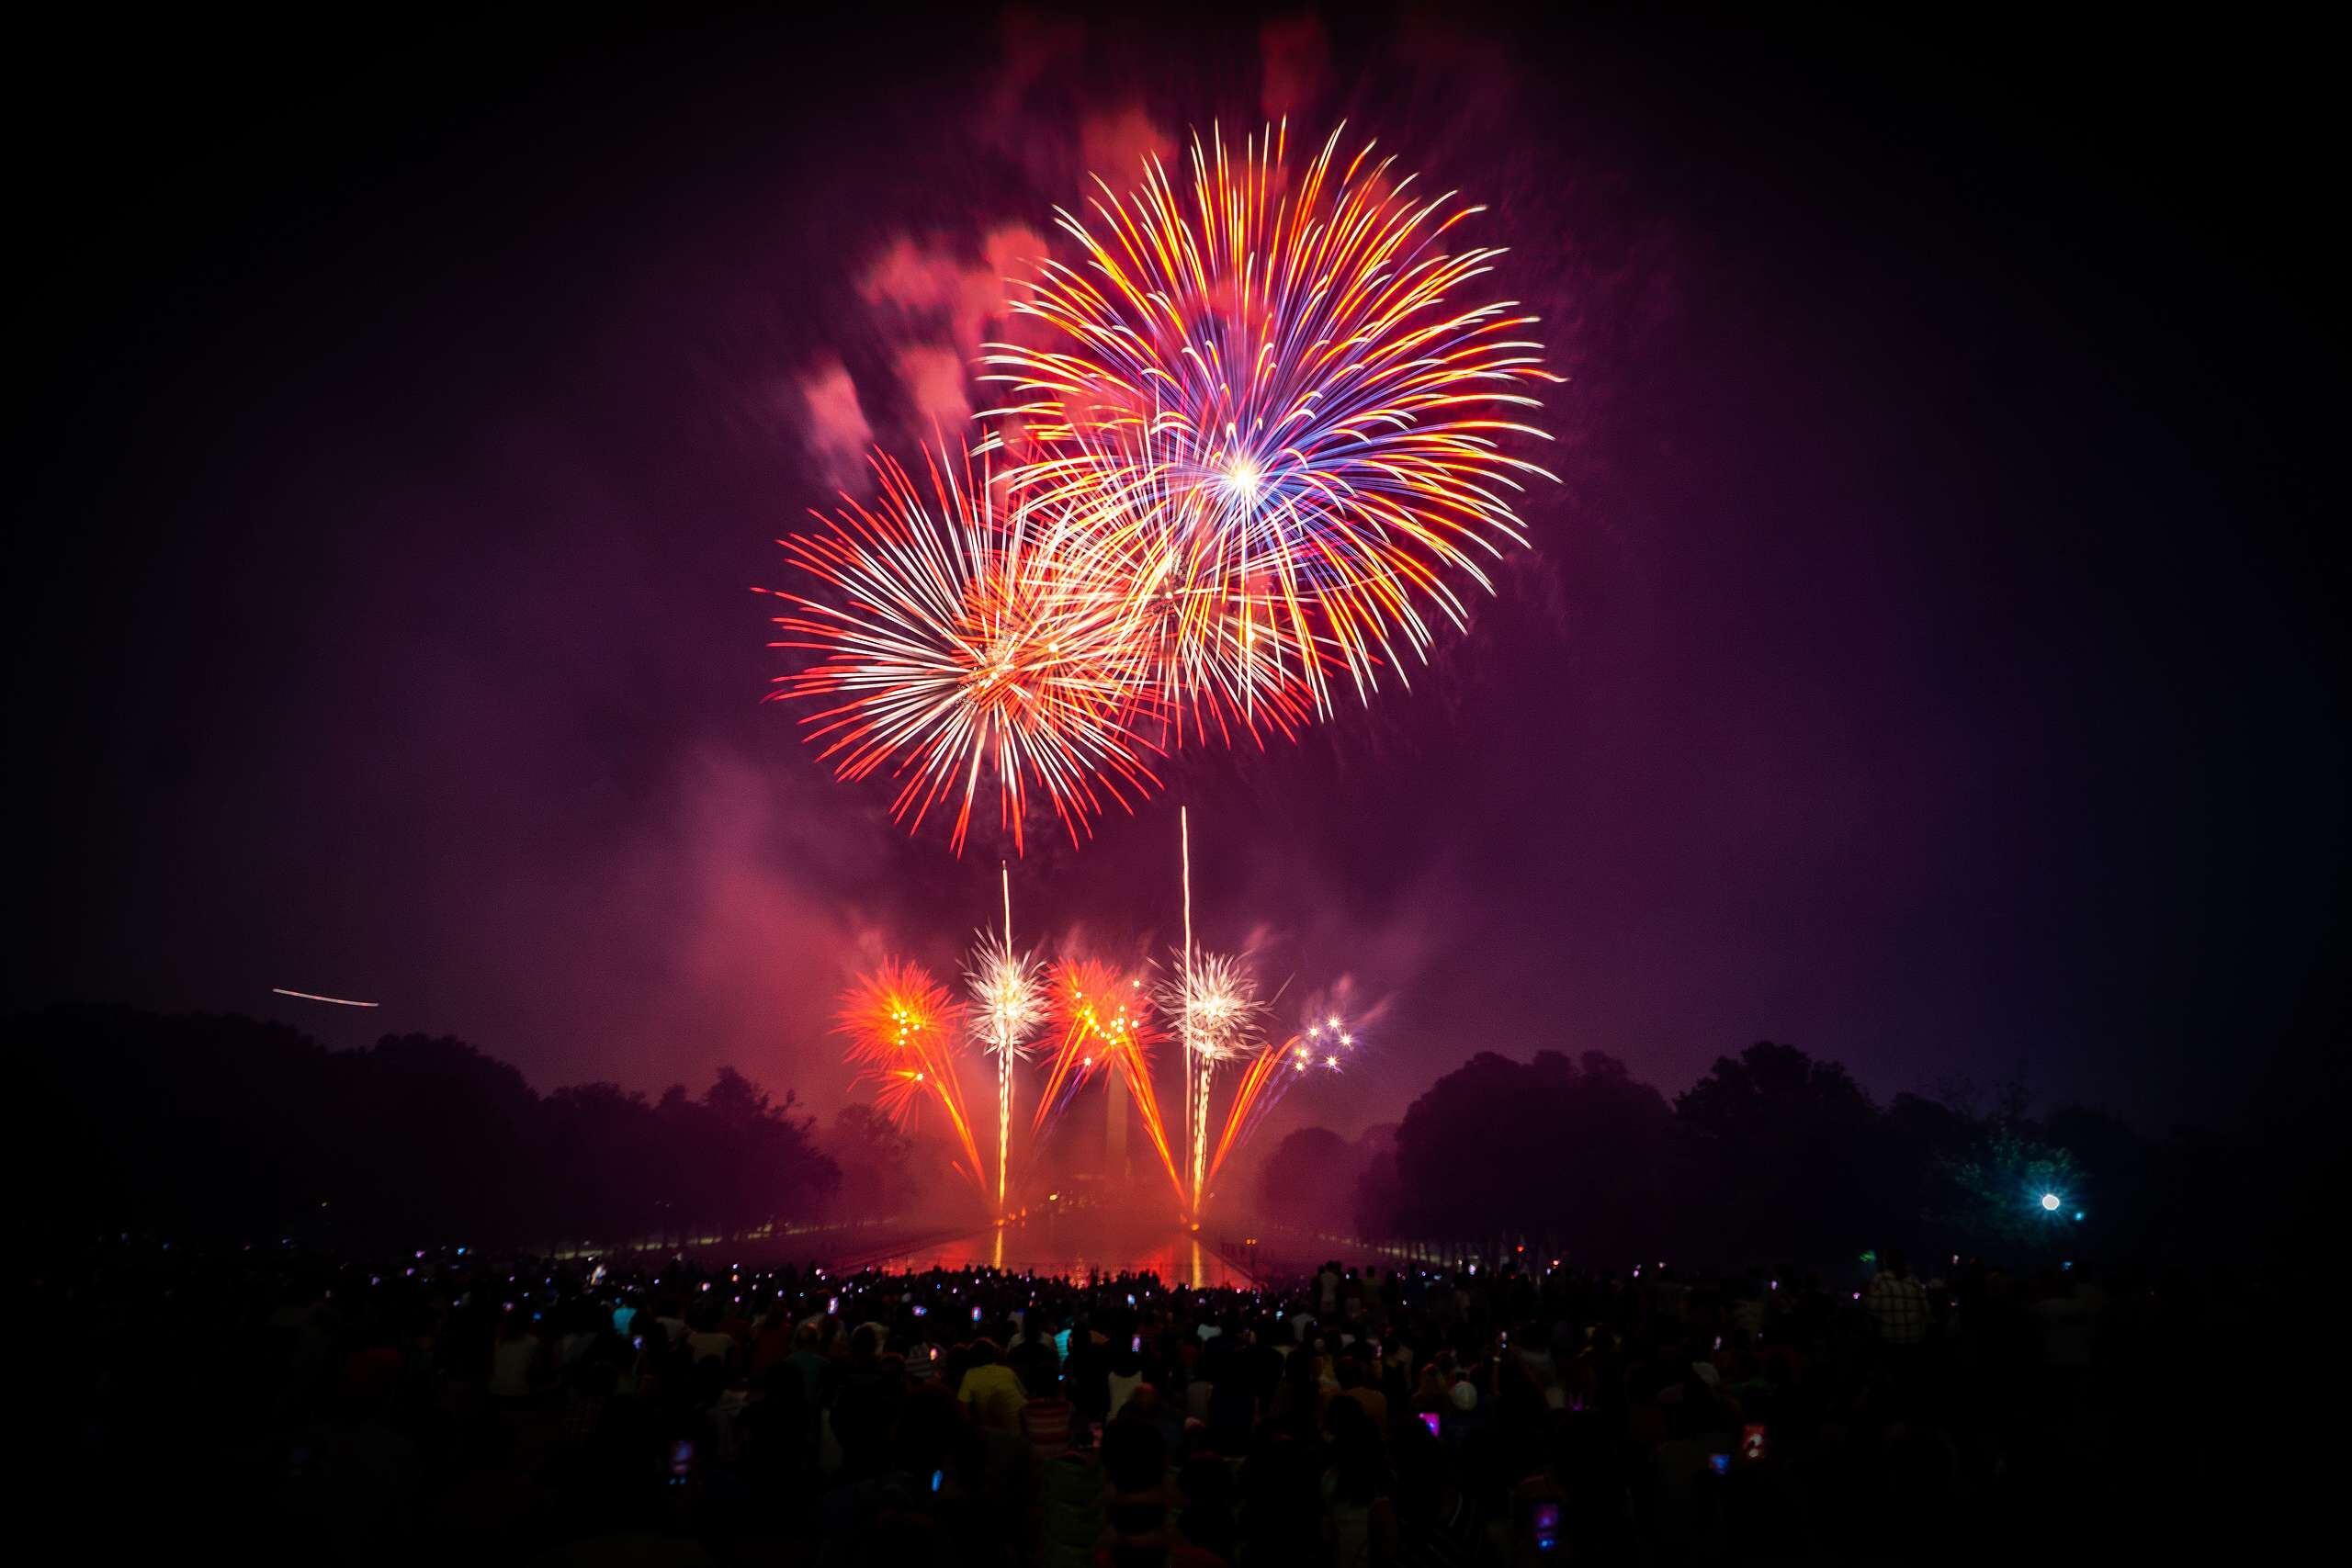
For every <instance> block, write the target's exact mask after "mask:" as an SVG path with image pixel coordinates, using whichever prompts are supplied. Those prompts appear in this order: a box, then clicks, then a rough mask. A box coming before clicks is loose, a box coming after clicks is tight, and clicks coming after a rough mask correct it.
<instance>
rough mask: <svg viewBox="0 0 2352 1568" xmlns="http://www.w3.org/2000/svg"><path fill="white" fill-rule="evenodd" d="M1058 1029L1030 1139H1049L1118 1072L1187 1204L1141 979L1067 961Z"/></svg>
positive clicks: (1060, 972) (1059, 982) (1061, 969)
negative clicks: (1157, 1078)
mask: <svg viewBox="0 0 2352 1568" xmlns="http://www.w3.org/2000/svg"><path fill="white" fill-rule="evenodd" d="M1053 990H1054V1023H1055V1027H1056V1028H1057V1030H1058V1031H1059V1032H1060V1038H1059V1039H1058V1040H1057V1042H1056V1043H1055V1045H1054V1048H1053V1053H1052V1055H1051V1057H1050V1059H1049V1060H1048V1061H1047V1063H1046V1085H1045V1089H1044V1090H1043V1091H1042V1092H1041V1093H1040V1094H1039V1096H1038V1100H1037V1112H1036V1115H1035V1118H1033V1120H1032V1122H1031V1125H1030V1132H1031V1135H1032V1136H1033V1137H1038V1138H1042V1137H1043V1136H1045V1134H1046V1131H1047V1130H1048V1129H1049V1128H1051V1127H1052V1125H1053V1123H1054V1122H1055V1121H1056V1120H1057V1118H1058V1117H1059V1116H1060V1114H1061V1112H1062V1111H1063V1109H1064V1108H1065V1107H1067V1106H1068V1105H1069V1101H1070V1100H1071V1099H1072V1098H1073V1097H1074V1096H1075V1095H1076V1094H1077V1093H1078V1091H1079V1090H1080V1089H1083V1088H1084V1087H1085V1086H1086V1084H1087V1083H1088V1082H1089V1081H1090V1080H1091V1079H1092V1078H1093V1077H1095V1076H1096V1075H1097V1074H1099V1073H1102V1072H1103V1071H1104V1070H1106V1069H1107V1070H1110V1071H1113V1072H1116V1073H1117V1074H1118V1075H1119V1077H1120V1081H1121V1082H1123V1083H1125V1085H1126V1088H1127V1092H1128V1093H1129V1094H1130V1095H1131V1096H1132V1097H1133V1098H1134V1100H1135V1102H1136V1111H1137V1113H1138V1114H1140V1115H1141V1117H1142V1118H1143V1126H1144V1134H1145V1135H1146V1136H1147V1137H1148V1138H1149V1139H1150V1140H1151V1146H1152V1149H1153V1150H1154V1152H1156V1153H1157V1154H1158V1155H1159V1163H1160V1165H1161V1166H1162V1168H1165V1169H1166V1170H1167V1172H1168V1179H1169V1181H1170V1183H1171V1184H1172V1185H1173V1186H1174V1187H1175V1189H1176V1192H1177V1197H1178V1200H1179V1201H1182V1197H1183V1181H1182V1179H1181V1178H1180V1177H1179V1176H1178V1174H1177V1170H1176V1155H1175V1151H1174V1149H1173V1148H1172V1147H1171V1146H1170V1144H1169V1142H1168V1129H1167V1126H1166V1124H1165V1122H1163V1120H1162V1119H1161V1116H1160V1112H1159V1094H1158V1092H1157V1091H1156V1090H1155V1089H1153V1087H1152V1082H1151V1046H1152V1044H1153V1043H1155V1042H1156V1041H1157V1040H1158V1039H1159V1033H1158V1032H1157V1031H1156V1030H1154V1029H1153V1028H1152V1025H1151V1020H1150V1015H1149V1011H1148V1007H1149V1001H1148V996H1147V994H1146V992H1145V990H1144V987H1143V981H1142V979H1141V977H1140V976H1127V975H1123V974H1121V973H1119V972H1118V971H1117V970H1115V969H1114V968H1112V967H1111V966H1110V965H1109V964H1103V963H1099V962H1097V961H1095V960H1093V959H1065V960H1064V961H1063V962H1062V963H1061V964H1060V965H1059V966H1058V967H1057V970H1056V972H1055V976H1054V987H1053Z"/></svg>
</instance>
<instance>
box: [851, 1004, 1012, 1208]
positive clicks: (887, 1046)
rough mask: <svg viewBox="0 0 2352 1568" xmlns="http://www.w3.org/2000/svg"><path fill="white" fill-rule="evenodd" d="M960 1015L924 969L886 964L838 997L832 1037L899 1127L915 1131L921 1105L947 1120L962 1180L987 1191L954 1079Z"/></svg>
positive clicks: (959, 1088)
mask: <svg viewBox="0 0 2352 1568" xmlns="http://www.w3.org/2000/svg"><path fill="white" fill-rule="evenodd" d="M962 1025H963V1010H962V1009H961V1008H960V1007H958V1006H957V1005H956V1002H955V1000H954V998H951V997H949V995H948V994H947V990H946V988H945V987H943V986H941V985H940V984H939V983H938V982H937V981H935V980H933V978H932V977H931V976H929V975H928V974H926V973H924V972H923V971H922V969H921V968H919V967H917V966H916V965H914V964H906V963H901V962H900V961H899V960H897V959H886V960H884V961H883V963H882V964H881V965H880V966H879V967H878V968H876V969H875V970H874V971H873V972H872V973H871V974H867V975H864V976H859V978H858V980H857V983H856V984H855V985H854V986H852V987H850V988H849V989H848V990H847V991H845V992H843V993H842V998H841V1007H840V1010H839V1011H838V1012H837V1013H836V1014H835V1023H834V1029H835V1032H837V1033H840V1034H843V1035H846V1036H847V1037H848V1039H849V1060H850V1062H851V1064H852V1065H853V1066H856V1067H858V1068H860V1069H861V1073H860V1079H861V1081H863V1082H867V1083H871V1084H873V1085H874V1086H875V1096H874V1102H875V1104H876V1106H877V1107H878V1108H879V1109H880V1110H881V1111H883V1112H884V1113H885V1114H887V1115H888V1116H889V1117H890V1118H891V1119H892V1120H893V1121H894V1122H897V1123H898V1124H899V1126H900V1127H912V1126H913V1125H914V1124H915V1123H916V1122H918V1121H919V1120H920V1118H921V1115H922V1109H923V1108H924V1107H925V1106H926V1105H936V1106H938V1107H939V1109H940V1110H941V1111H943V1112H944V1113H945V1115H946V1117H947V1121H948V1125H949V1126H950V1128H951V1129H952V1130H953V1131H954V1133H955V1134H956V1144H957V1146H958V1147H960V1148H961V1149H962V1150H963V1153H964V1158H965V1160H966V1161H967V1175H968V1176H969V1177H970V1178H971V1179H972V1180H973V1181H974V1182H975V1183H979V1184H983V1185H984V1184H985V1182H986V1179H987V1178H986V1175H985V1173H984V1171H983V1169H982V1167H981V1164H980V1151H979V1145H978V1144H977V1143H975V1142H974V1141H973V1138H972V1120H971V1116H970V1115H969V1113H968V1112H967V1111H966V1109H965V1104H964V1085H963V1080H962V1079H961V1077H958V1075H957V1072H956V1055H957V1050H958V1046H959V1044H960V1043H961V1038H962Z"/></svg>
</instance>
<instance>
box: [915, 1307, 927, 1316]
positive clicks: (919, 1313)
mask: <svg viewBox="0 0 2352 1568" xmlns="http://www.w3.org/2000/svg"><path fill="white" fill-rule="evenodd" d="M930 1312H931V1309H930V1308H929V1307H926V1306H918V1307H917V1308H915V1315H916V1316H917V1317H923V1316H927V1315H929V1314H930Z"/></svg>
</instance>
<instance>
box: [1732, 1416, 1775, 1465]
mask: <svg viewBox="0 0 2352 1568" xmlns="http://www.w3.org/2000/svg"><path fill="white" fill-rule="evenodd" d="M1768 1452H1770V1442H1769V1440H1768V1439H1767V1438H1766V1435H1765V1431H1764V1423H1763V1422H1761V1421H1750V1422H1749V1423H1748V1424H1747V1426H1745V1427H1741V1428H1740V1429H1739V1457H1740V1458H1742V1459H1744V1460H1760V1459H1762V1458H1763V1457H1764V1456H1765V1454H1767V1453H1768Z"/></svg>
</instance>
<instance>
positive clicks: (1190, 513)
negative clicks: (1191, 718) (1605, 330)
mask: <svg viewBox="0 0 2352 1568" xmlns="http://www.w3.org/2000/svg"><path fill="white" fill-rule="evenodd" d="M1342 130H1344V128H1341V129H1338V130H1333V132H1332V133H1331V135H1330V137H1329V140H1327V141H1325V142H1324V144H1323V146H1322V149H1321V151H1320V152H1317V154H1316V155H1315V156H1313V157H1312V158H1311V159H1309V160H1307V161H1306V164H1304V165H1303V167H1297V168H1294V166H1293V164H1291V162H1290V159H1289V156H1288V147H1287V138H1288V128H1287V124H1286V123H1285V124H1283V125H1282V126H1278V127H1270V128H1267V129H1266V130H1264V131H1263V132H1262V133H1261V134H1260V135H1256V136H1251V137H1247V138H1245V139H1244V141H1243V143H1242V146H1241V148H1240V150H1239V156H1238V158H1235V157H1232V156H1229V154H1228V151H1227V145H1226V142H1225V141H1224V138H1223V134H1222V131H1221V130H1216V129H1212V130H1211V132H1210V134H1209V137H1208V139H1207V141H1203V140H1202V139H1201V138H1200V137H1199V136H1197V135H1196V136H1195V137H1194V138H1193V145H1192V149H1191V158H1190V175H1191V178H1190V182H1189V191H1184V192H1180V190H1179V188H1178V186H1177V183H1176V182H1175V181H1174V180H1173V179H1171V178H1170V174H1169V171H1168V169H1167V168H1166V166H1165V165H1163V164H1161V163H1160V162H1159V159H1158V158H1157V157H1154V158H1151V159H1149V160H1148V161H1147V163H1146V164H1145V167H1144V172H1143V178H1142V183H1141V186H1139V187H1138V188H1136V189H1135V190H1133V191H1131V192H1129V193H1128V194H1127V195H1126V196H1125V197H1122V196H1121V195H1120V194H1119V192H1118V191H1116V190H1115V189H1114V187H1113V186H1111V185H1110V184H1109V183H1108V182H1106V181H1105V180H1103V178H1102V177H1101V176H1100V175H1097V176H1096V178H1095V181H1094V184H1095V186H1096V190H1097V194H1096V195H1094V196H1092V197H1090V199H1089V201H1088V202H1087V204H1086V209H1085V211H1084V212H1083V213H1072V212H1070V211H1068V210H1057V220H1058V223H1059V226H1060V227H1061V229H1062V230H1063V231H1064V232H1066V233H1067V234H1069V236H1070V237H1071V238H1072V239H1073V240H1075V241H1076V242H1077V243H1078V244H1079V245H1080V248H1081V252H1082V255H1081V258H1080V265H1068V264H1064V263H1061V262H1057V261H1053V260H1051V259H1048V260H1046V261H1045V262H1043V263H1041V264H1040V266H1039V270H1038V273H1037V276H1035V278H1034V279H1033V280H1032V281H1031V282H1030V283H1029V285H1028V287H1027V288H1026V289H1025V290H1024V291H1023V293H1021V294H1020V295H1019V296H1017V297H1016V298H1015V299H1014V300H1013V301H1012V309H1013V310H1014V311H1015V312H1016V313H1019V314H1022V315H1024V316H1027V317H1030V318H1032V319H1034V320H1035V321H1039V322H1041V323H1042V324H1043V325H1044V327H1045V328H1046V333H1047V334H1048V336H1049V338H1050V339H1051V342H1052V346H1025V345H1022V344H1003V343H999V344H988V345H986V347H985V349H984V352H983V364H984V365H985V366H987V367H989V375H988V378H989V379H991V380H995V381H999V382H1001V383H1004V384H1006V385H1007V387H1008V388H1009V391H1010V400H1009V401H1008V403H1007V404H1006V405H1005V406H1003V407H1001V408H998V409H993V410H989V411H986V413H985V414H984V417H992V418H997V419H1001V420H1004V421H1007V422H1010V423H1012V424H1013V425H1015V426H1017V427H1018V428H1019V429H1020V430H1021V432H1022V433H1023V437H1024V438H1025V439H1026V440H1028V441H1030V442H1032V443H1034V444H1035V447H1036V452H1035V457H1033V458H1032V460H1031V461H1030V462H1028V463H1027V464H1026V465H1025V466H1024V467H1023V468H1021V469H1019V470H1018V472H1017V473H1016V476H1015V478H1016V479H1017V481H1018V482H1019V484H1020V486H1021V487H1022V488H1023V491H1024V492H1025V493H1026V494H1027V495H1029V496H1030V497H1031V498H1033V500H1034V501H1035V502H1038V503H1043V504H1049V505H1054V506H1058V507H1061V508H1063V509H1064V510H1065V512H1066V513H1068V514H1069V515H1073V516H1077V517H1080V518H1091V519H1096V520H1098V521H1097V528H1098V532H1099V533H1100V534H1101V535H1102V536H1103V540H1104V543H1105V546H1106V547H1108V548H1110V549H1112V550H1113V551H1114V553H1116V554H1118V555H1120V556H1122V557H1123V558H1124V561H1125V570H1127V571H1128V573H1129V575H1130V576H1131V577H1132V578H1133V580H1134V581H1135V583H1136V588H1137V592H1138V596H1139V597H1140V598H1142V599H1144V600H1147V601H1158V602H1160V603H1163V604H1166V603H1168V602H1170V601H1173V602H1174V609H1173V611H1172V614H1173V615H1174V619H1175V623H1176V625H1175V631H1174V635H1173V636H1172V637H1170V639H1169V641H1168V644H1167V646H1165V647H1163V648H1162V649H1159V650H1158V653H1157V657H1158V658H1159V660H1160V669H1159V672H1158V685H1159V689H1161V690H1162V691H1165V692H1169V693H1171V694H1176V695H1177V696H1179V697H1180V698H1181V699H1183V700H1188V701H1191V702H1193V703H1195V704H1198V703H1202V702H1204V701H1213V700H1215V699H1216V697H1218V696H1219V695H1224V696H1228V697H1229V696H1232V695H1234V694H1238V697H1239V699H1240V703H1241V706H1242V712H1243V716H1244V718H1245V722H1253V721H1254V717H1255V711H1256V704H1257V702H1258V700H1259V699H1260V698H1261V697H1263V698H1272V699H1279V698H1281V697H1282V695H1283V694H1284V693H1289V692H1293V691H1295V690H1296V691H1303V692H1304V693H1305V694H1306V698H1307V700H1308V703H1309V705H1311V707H1312V709H1313V710H1314V711H1316V712H1318V713H1329V711H1330V709H1331V694H1330V680H1329V674H1328V673H1327V671H1329V670H1330V669H1333V668H1337V669H1340V670H1342V671H1345V673H1346V675H1347V677H1348V678H1349V679H1350V680H1351V682H1352V683H1353V685H1354V687H1355V689H1356V692H1357V694H1358V696H1359V698H1361V699H1365V700H1368V699H1369V696H1370V694H1371V693H1372V691H1373V690H1374V689H1375V688H1376V686H1377V684H1378V677H1379V671H1381V670H1382V669H1384V668H1387V669H1394V670H1396V671H1397V675H1398V678H1399V679H1400V681H1401V680H1402V679H1403V678H1404V667H1403V662H1402V660H1401V659H1400V657H1399V655H1400V651H1401V652H1402V653H1406V654H1409V655H1411V656H1412V657H1413V658H1415V659H1417V660H1418V659H1426V657H1427V652H1428V649H1429V648H1430V645H1431V643H1432V642H1433V640H1434V636H1435V633H1434V630H1433V627H1432V625H1431V614H1432V613H1434V615H1436V616H1438V617H1441V618H1442V619H1443V620H1445V621H1448V622H1451V623H1453V625H1455V626H1461V625H1463V623H1464V615H1465V611H1464V604H1463V601H1462V599H1461V597H1460V596H1459V594H1458V593H1457V592H1455V590H1454V588H1453V586H1452V585H1451V583H1450V582H1449V581H1448V579H1449V577H1466V578H1467V579H1468V580H1469V581H1472V582H1474V583H1476V585H1478V586H1479V587H1482V588H1489V589H1490V588H1491V582H1490V580H1489V579H1488V577H1487V572H1486V570H1485V568H1484V566H1483V565H1482V564H1481V560H1482V558H1489V559H1490V558H1499V556H1500V555H1501V554H1502V552H1503V550H1504V549H1505V547H1510V546H1523V545H1524V544H1525V543H1526V531H1525V527H1524V525H1523V524H1522V523H1521V519H1520V517H1519V515H1518V513H1517V511H1516V507H1515V502H1514V499H1513V498H1514V496H1515V495H1517V494H1518V493H1520V492H1521V491H1523V489H1524V481H1526V480H1528V479H1532V478H1536V477H1542V478H1545V479H1550V478H1552V477H1553V476H1552V475H1550V474H1549V473H1547V472H1546V471H1545V470H1544V469H1543V468H1539V467H1537V466H1536V465H1534V464H1532V463H1529V462H1527V461H1525V460H1523V459H1521V458H1518V457H1511V456H1510V455H1508V454H1507V453H1506V452H1505V451H1504V450H1503V446H1502V442H1503V440H1504V439H1506V438H1516V437H1519V436H1526V437H1532V438H1536V439H1549V437H1548V435H1547V434H1546V433H1545V432H1544V431H1543V430H1542V429H1540V428H1538V427H1537V426H1535V425H1533V424H1531V423H1527V422H1526V419H1525V417H1524V415H1525V414H1526V412H1528V411H1532V410H1533V409H1535V408H1537V407H1538V406H1540V405H1539V403H1538V400H1536V399H1535V398H1534V397H1533V396H1532V395H1531V394H1530V391H1529V389H1530V388H1531V387H1532V386H1533V385H1535V384H1537V383H1545V382H1556V381H1558V380H1560V379H1561V378H1559V377H1557V376H1555V375H1553V374H1552V373H1551V372H1549V371H1547V370H1545V369H1544V367H1543V366H1542V363H1541V360H1540V358H1539V355H1540V352H1541V345H1540V344H1536V343H1534V342H1532V341H1531V340H1529V339H1527V338H1526V337H1524V336H1522V335H1521V330H1522V329H1524V328H1526V327H1529V326H1532V325H1533V324H1534V321H1535V318H1534V317H1532V316H1531V315H1526V314H1522V313H1519V307H1518V305H1517V303H1516V302H1515V301H1509V300H1502V301H1490V302H1485V303H1475V304H1467V305H1464V304H1460V303H1457V302H1456V299H1457V297H1459V296H1461V295H1463V294H1464V293H1465V292H1467V291H1469V290H1470V289H1471V287H1472V286H1473V285H1474V284H1475V283H1476V281H1477V280H1478V279H1479V278H1481V277H1483V276H1485V275H1486V274H1487V273H1488V272H1490V271H1491V270H1492V269H1493V264H1494V262H1495V260H1496V259H1497V258H1498V256H1500V255H1501V254H1502V253H1501V252H1500V251H1498V250H1496V249H1492V248H1476V247H1474V248H1466V249H1462V250H1449V249H1448V248H1447V246H1448V245H1449V244H1450V243H1451V239H1450V236H1451V234H1452V231H1453V230H1454V228H1455V227H1456V225H1458V224H1460V223H1461V222H1463V221H1464V220H1466V219H1468V218H1470V217H1472V216H1473V215H1475V214H1476V213H1477V212H1479V211H1481V210H1483V209H1480V208H1477V207H1475V206H1468V205H1464V204H1462V203H1461V202H1459V201H1457V200H1456V199H1455V195H1454V193H1453V192H1448V193H1445V194H1444V195H1442V196H1437V197H1430V198H1429V199H1423V198H1422V197H1420V196H1419V195H1418V194H1417V193H1415V192H1414V191H1413V190H1412V186H1413V185H1414V176H1411V175H1402V176H1399V175H1397V173H1396V171H1395V164H1394V160H1393V159H1382V160H1379V161H1377V162H1374V161H1372V151H1373V149H1372V146H1371V145H1370V144H1369V143H1367V144H1366V145H1365V146H1364V147H1363V149H1362V150H1361V151H1359V152H1357V153H1356V154H1355V155H1354V157H1353V158H1352V159H1351V160H1348V161H1347V162H1345V163H1344V164H1341V163H1339V162H1338V161H1337V157H1338V153H1339V150H1340V136H1341V134H1342ZM1103 519H1111V520H1114V521H1113V522H1112V523H1111V525H1108V526H1104V525H1102V523H1101V521H1100V520H1103ZM1228 629H1229V631H1230V633H1231V635H1230V636H1227V635H1225V634H1226V632H1227V630H1228ZM1253 727H1254V726H1253Z"/></svg>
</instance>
